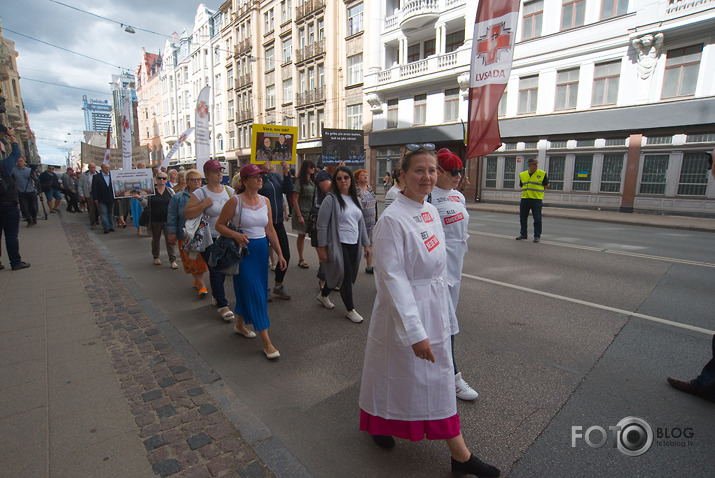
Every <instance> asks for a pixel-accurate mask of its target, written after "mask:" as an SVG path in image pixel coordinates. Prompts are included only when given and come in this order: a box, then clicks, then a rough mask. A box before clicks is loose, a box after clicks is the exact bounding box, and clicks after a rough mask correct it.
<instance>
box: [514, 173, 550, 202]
mask: <svg viewBox="0 0 715 478" xmlns="http://www.w3.org/2000/svg"><path fill="white" fill-rule="evenodd" d="M545 177H546V171H542V170H541V169H537V170H536V171H534V174H529V170H528V169H527V170H526V171H523V172H521V173H519V179H520V180H521V197H522V198H524V199H544V184H543V183H544V178H545Z"/></svg>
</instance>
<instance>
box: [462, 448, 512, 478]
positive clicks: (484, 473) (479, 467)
mask: <svg viewBox="0 0 715 478" xmlns="http://www.w3.org/2000/svg"><path fill="white" fill-rule="evenodd" d="M452 474H453V475H477V476H479V477H492V478H495V477H497V476H499V475H500V474H501V472H500V471H499V469H498V468H495V467H493V466H492V465H487V464H486V463H484V462H483V461H482V460H480V459H479V458H477V457H476V456H474V454H472V456H470V457H469V460H467V461H465V462H464V463H462V462H460V461H457V460H455V459H454V458H452Z"/></svg>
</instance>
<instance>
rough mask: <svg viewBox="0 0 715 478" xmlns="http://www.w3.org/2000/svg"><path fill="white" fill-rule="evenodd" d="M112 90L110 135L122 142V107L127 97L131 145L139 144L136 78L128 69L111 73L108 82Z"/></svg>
mask: <svg viewBox="0 0 715 478" xmlns="http://www.w3.org/2000/svg"><path fill="white" fill-rule="evenodd" d="M109 85H110V88H111V90H112V100H113V102H114V108H113V110H112V112H113V118H112V135H113V136H114V137H115V138H116V139H117V144H118V145H121V144H122V139H121V137H119V135H121V132H122V108H123V105H124V100H125V99H129V124H130V125H131V132H132V146H138V145H139V137H138V134H137V133H138V130H139V119H138V118H137V104H138V99H137V91H136V79H135V78H134V75H132V74H131V73H129V72H128V71H124V72H122V73H120V74H119V75H112V81H110V83H109Z"/></svg>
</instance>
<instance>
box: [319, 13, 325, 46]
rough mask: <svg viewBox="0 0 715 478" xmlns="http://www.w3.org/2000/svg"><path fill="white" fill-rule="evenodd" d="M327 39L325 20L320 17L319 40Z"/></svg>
mask: <svg viewBox="0 0 715 478" xmlns="http://www.w3.org/2000/svg"><path fill="white" fill-rule="evenodd" d="M324 39H325V20H323V19H322V18H318V41H323V40H324Z"/></svg>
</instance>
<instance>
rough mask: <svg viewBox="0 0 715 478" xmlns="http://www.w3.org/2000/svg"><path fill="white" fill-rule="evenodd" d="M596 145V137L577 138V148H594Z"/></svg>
mask: <svg viewBox="0 0 715 478" xmlns="http://www.w3.org/2000/svg"><path fill="white" fill-rule="evenodd" d="M594 146H596V140H595V139H577V140H576V147H577V148H593V147H594Z"/></svg>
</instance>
